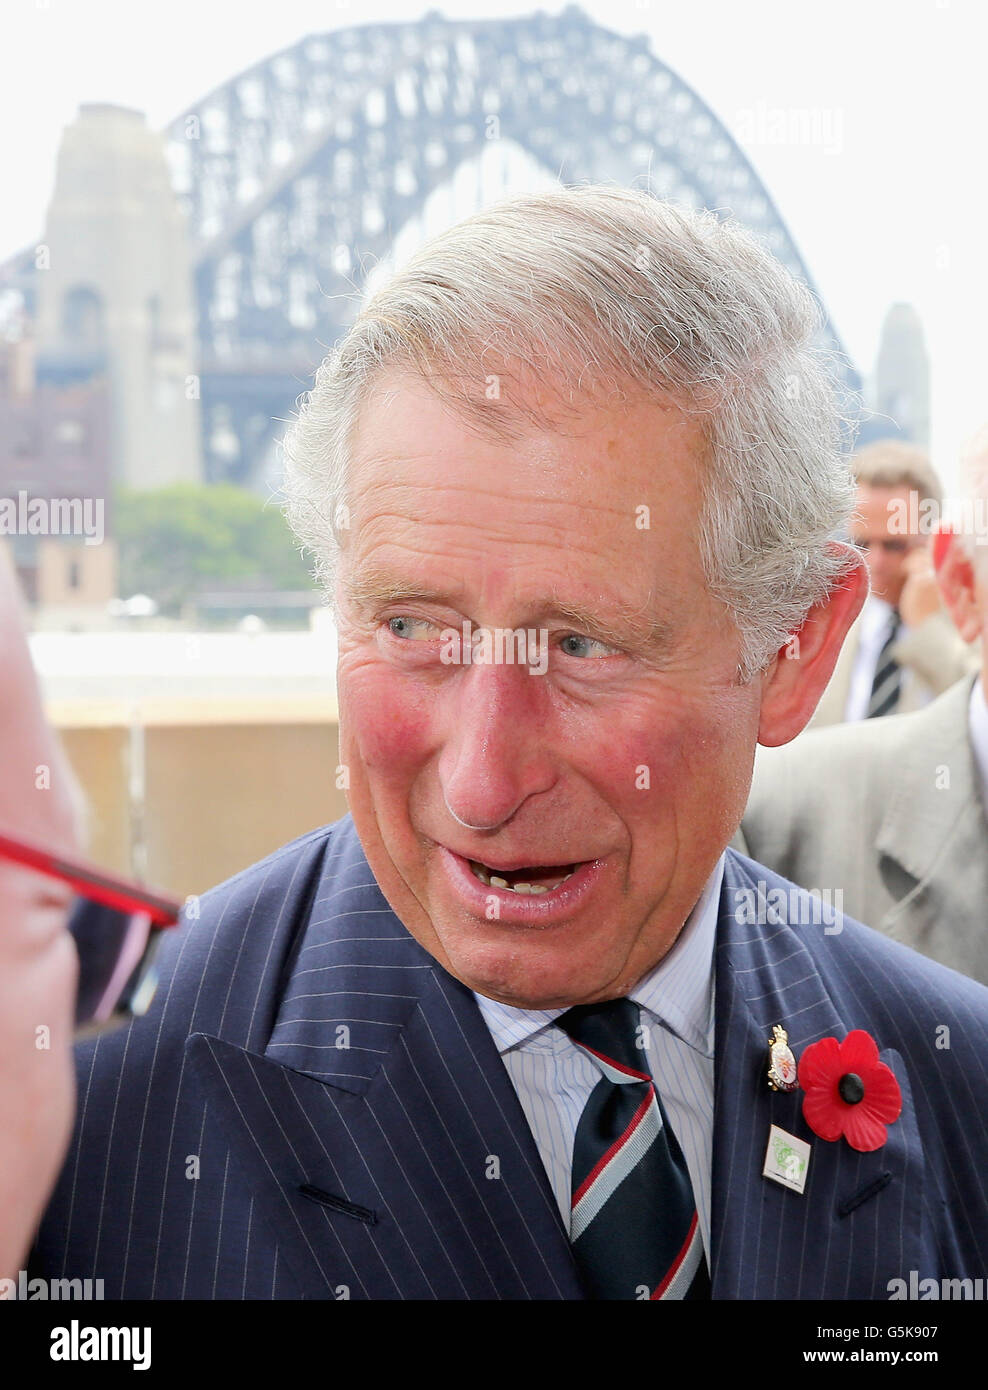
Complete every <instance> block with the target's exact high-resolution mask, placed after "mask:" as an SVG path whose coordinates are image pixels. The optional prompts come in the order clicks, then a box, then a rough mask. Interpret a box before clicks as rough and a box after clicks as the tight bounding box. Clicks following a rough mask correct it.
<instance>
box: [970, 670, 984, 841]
mask: <svg viewBox="0 0 988 1390" xmlns="http://www.w3.org/2000/svg"><path fill="white" fill-rule="evenodd" d="M967 723H968V730H969V733H970V736H971V751H972V753H973V755H974V764H975V767H976V768H977V769H978V779H979V782H980V791H981V804H982V806H984V808H985V811H986V814H988V705H986V704H985V692H984V689H983V688H982V685H981V677H980V676H979V677H978V679H977V680H976V681H975V682H974V685H973V686H972V687H971V702H970V704H969V705H968V720H967Z"/></svg>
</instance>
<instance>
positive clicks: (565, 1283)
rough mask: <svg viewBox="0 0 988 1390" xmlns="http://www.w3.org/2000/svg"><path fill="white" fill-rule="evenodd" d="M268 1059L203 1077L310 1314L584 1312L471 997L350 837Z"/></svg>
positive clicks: (223, 1055) (334, 863)
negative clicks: (467, 1305) (368, 1304)
mask: <svg viewBox="0 0 988 1390" xmlns="http://www.w3.org/2000/svg"><path fill="white" fill-rule="evenodd" d="M334 844H335V850H334V854H333V856H332V857H331V858H329V859H328V861H327V866H326V872H325V873H324V878H323V881H322V883H321V884H320V885H319V888H318V889H317V892H316V894H315V896H314V901H313V904H312V909H311V912H310V914H309V918H308V921H307V922H306V923H303V924H300V932H299V936H298V943H297V948H296V951H295V953H294V958H293V960H292V962H291V966H290V971H289V976H288V979H287V981H286V984H285V987H284V989H283V991H282V999H281V1005H280V1011H279V1013H278V1017H277V1020H276V1022H275V1025H274V1027H273V1029H272V1031H271V1035H270V1038H269V1039H268V1042H267V1046H266V1048H265V1049H264V1052H263V1054H260V1053H258V1052H252V1051H248V1050H246V1049H245V1048H244V1047H242V1046H241V1045H240V1041H241V1040H239V1039H236V1040H229V1039H222V1038H214V1037H209V1036H205V1035H202V1034H199V1035H194V1036H193V1037H191V1038H190V1039H189V1041H188V1044H187V1049H186V1056H187V1064H188V1066H189V1067H190V1069H191V1071H192V1073H193V1075H194V1076H195V1078H196V1080H197V1082H198V1084H199V1085H200V1086H201V1088H202V1090H203V1092H204V1094H205V1095H206V1097H207V1099H208V1102H209V1105H210V1108H211V1111H212V1113H214V1114H215V1115H216V1117H217V1118H218V1120H219V1122H220V1124H221V1125H222V1127H223V1129H224V1130H225V1131H226V1134H227V1138H228V1139H229V1142H230V1144H231V1148H232V1150H233V1153H234V1154H235V1156H236V1158H237V1159H238V1161H239V1164H240V1167H241V1170H242V1172H243V1175H244V1180H245V1181H246V1183H247V1184H248V1186H249V1188H250V1189H251V1191H252V1193H253V1195H254V1197H255V1199H256V1201H255V1210H260V1211H261V1212H263V1213H264V1215H265V1217H266V1218H267V1221H268V1223H269V1225H270V1227H271V1228H272V1229H273V1231H274V1234H275V1237H276V1240H277V1244H278V1250H279V1254H280V1255H282V1256H283V1257H284V1258H285V1259H286V1260H287V1261H288V1263H289V1265H290V1267H291V1269H292V1272H293V1274H294V1276H295V1278H296V1281H297V1282H298V1284H299V1287H300V1290H301V1292H302V1294H303V1296H305V1297H309V1298H334V1297H336V1298H347V1297H348V1298H373V1299H379V1298H384V1299H388V1298H392V1299H397V1298H443V1299H446V1298H472V1299H478V1298H488V1299H496V1298H578V1297H580V1291H579V1285H578V1281H577V1276H576V1271H575V1266H574V1264H573V1259H572V1255H571V1253H570V1248H569V1243H568V1240H567V1238H566V1235H565V1233H564V1231H563V1227H562V1223H561V1221H560V1219H559V1213H558V1209H557V1207H556V1204H555V1200H554V1198H553V1196H552V1192H551V1190H550V1188H549V1184H548V1180H547V1178H546V1175H545V1171H544V1168H543V1166H542V1162H541V1159H540V1157H539V1155H538V1151H537V1149H536V1146H535V1142H534V1139H533V1138H532V1135H531V1131H530V1129H529V1127H528V1124H527V1122H526V1120H525V1117H524V1114H523V1112H522V1110H521V1106H520V1104H519V1102H518V1098H517V1095H516V1093H515V1091H514V1088H513V1086H512V1085H511V1082H510V1079H509V1077H508V1074H507V1072H506V1070H505V1069H504V1066H503V1064H502V1062H501V1060H500V1058H499V1056H498V1054H497V1050H496V1048H495V1046H494V1043H493V1041H492V1039H491V1036H490V1033H489V1031H488V1029H487V1027H486V1025H485V1024H484V1021H483V1018H482V1017H481V1015H480V1011H479V1009H478V1008H477V1005H476V1002H475V1000H474V999H473V996H472V995H471V994H470V992H469V991H468V990H467V989H465V988H464V987H463V986H462V985H460V984H459V983H458V982H457V981H456V980H454V979H452V977H450V976H449V975H448V974H446V972H445V971H443V970H442V969H441V968H440V967H439V966H438V965H436V963H435V962H434V961H433V960H432V958H431V957H430V956H428V954H427V953H426V952H425V951H423V950H422V948H421V947H419V946H418V944H417V943H416V942H415V941H414V939H413V938H412V937H411V936H409V934H408V933H407V931H406V930H405V929H404V927H403V926H402V925H401V923H400V922H399V921H398V919H397V918H396V917H395V915H394V913H393V912H392V911H391V909H390V907H389V906H388V904H387V902H386V900H385V899H384V897H383V895H382V894H381V892H380V889H379V887H378V886H377V884H376V882H375V881H374V879H373V876H372V874H371V872H370V869H369V867H368V865H367V863H366V860H365V858H364V855H363V852H362V850H361V848H360V845H359V841H358V839H357V836H356V832H355V830H354V828H353V825H352V822H350V821H347V822H344V823H343V825H341V827H340V828H339V830H338V831H336V832H335V833H334Z"/></svg>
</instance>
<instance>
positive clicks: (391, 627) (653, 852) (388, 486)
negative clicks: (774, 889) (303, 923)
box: [337, 375, 760, 1008]
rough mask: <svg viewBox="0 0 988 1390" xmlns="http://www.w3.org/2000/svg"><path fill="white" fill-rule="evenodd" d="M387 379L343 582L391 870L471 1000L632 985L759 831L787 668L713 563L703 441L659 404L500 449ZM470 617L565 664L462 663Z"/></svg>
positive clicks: (366, 756)
mask: <svg viewBox="0 0 988 1390" xmlns="http://www.w3.org/2000/svg"><path fill="white" fill-rule="evenodd" d="M385 384H386V385H387V386H388V387H390V388H392V390H393V396H392V398H391V399H390V400H386V399H384V398H383V397H382V396H381V394H380V391H379V390H378V391H376V392H375V393H374V394H373V395H372V396H371V398H370V399H369V400H368V402H367V403H365V406H364V409H363V411H362V412H361V418H360V421H359V424H358V428H357V431H356V439H355V443H354V461H353V470H352V474H351V485H350V494H349V498H348V502H349V505H350V526H349V530H348V531H347V533H346V534H345V536H344V550H343V555H342V557H341V563H340V571H339V582H338V585H337V616H338V623H339V634H340V661H339V674H338V684H339V696H340V739H341V759H342V761H343V762H344V763H345V764H346V765H347V767H348V770H349V798H350V806H351V810H352V813H353V818H354V822H355V824H356V828H357V831H358V834H359V836H360V839H361V842H362V844H363V846H364V849H365V852H366V854H367V858H368V861H369V863H370V866H371V868H372V870H373V872H374V875H375V877H376V879H377V881H378V883H379V884H380V885H381V888H382V890H383V891H384V893H385V895H386V897H387V898H388V900H389V902H390V903H391V905H392V907H393V908H394V910H395V912H396V913H397V914H398V916H399V917H400V918H401V920H402V921H403V922H404V924H405V926H406V927H407V928H408V930H409V931H410V932H411V934H412V935H413V936H414V937H415V938H416V940H418V941H419V942H420V943H421V945H422V946H423V947H425V949H426V950H427V951H429V952H430V953H431V954H432V955H433V956H434V957H435V958H436V959H437V960H438V961H439V962H440V964H442V965H443V966H444V967H445V968H446V969H447V970H448V971H449V972H450V973H451V974H452V975H454V976H456V978H457V979H459V980H461V981H462V982H463V983H464V984H466V985H468V986H469V987H470V988H471V989H474V990H477V991H478V992H480V993H482V994H485V995H488V996H489V997H491V998H495V999H500V1000H502V1001H503V1002H505V1003H509V1004H514V1005H518V1006H523V1007H530V1008H551V1007H554V1006H560V1005H568V1004H574V1003H588V1002H592V1001H595V1000H598V999H608V998H614V997H618V996H620V995H623V994H625V993H627V991H628V990H629V989H631V988H632V987H633V986H634V984H635V983H636V982H637V981H638V980H639V979H640V978H641V977H642V976H643V975H644V974H646V973H647V972H648V970H650V969H651V967H652V966H653V965H654V964H656V962H657V961H658V960H660V959H661V957H662V956H663V955H665V953H666V952H667V951H668V949H669V947H670V946H671V945H672V944H673V942H674V941H675V938H676V936H677V933H678V932H679V931H680V929H681V927H682V925H683V922H684V920H685V919H686V917H687V916H688V914H689V912H690V910H691V909H692V907H693V906H694V904H695V902H696V900H697V898H698V896H699V894H700V892H701V890H702V888H703V885H704V882H705V881H706V879H707V877H708V876H709V874H710V872H711V870H712V869H713V866H714V865H715V863H716V861H717V859H718V857H719V856H720V854H721V851H722V850H723V848H724V845H725V844H726V843H727V841H728V840H729V839H730V837H731V835H732V834H733V832H734V830H735V828H736V826H737V823H738V821H739V819H740V816H741V812H742V810H743V807H744V803H745V799H746V796H747V792H748V786H749V781H750V775H751V766H752V760H753V754H754V745H755V739H756V734H757V730H758V718H759V703H760V695H759V690H760V687H759V683H758V681H755V682H753V683H752V685H751V686H749V687H742V686H739V685H738V683H737V662H738V653H739V639H738V635H737V632H736V629H735V627H734V625H733V623H732V621H731V620H730V617H729V615H728V614H727V612H726V610H725V609H723V607H722V606H721V605H719V604H717V603H716V602H715V601H714V600H713V599H711V597H710V596H709V594H708V593H707V588H706V584H705V581H704V576H703V573H702V569H701V562H700V557H699V553H698V530H697V522H698V516H699V510H700V480H701V477H702V473H703V469H704V467H705V445H704V442H703V439H702V435H701V433H700V431H699V429H698V428H697V427H696V426H695V424H693V423H692V422H690V421H689V420H688V419H687V418H686V417H685V416H684V415H682V414H681V413H680V411H679V410H678V409H677V408H676V407H675V406H674V405H672V404H665V405H663V404H661V403H657V402H656V401H654V400H653V401H650V402H638V403H629V404H623V405H621V406H619V407H617V408H609V407H597V406H592V407H591V406H588V408H587V409H586V411H585V412H583V413H581V416H580V418H579V420H578V421H576V422H575V423H574V422H572V421H571V422H570V423H569V424H568V425H567V426H566V427H565V429H566V432H565V433H557V432H550V433H539V432H535V431H532V432H530V433H526V434H525V435H524V437H523V438H522V439H521V440H519V441H518V442H516V443H512V444H500V443H494V442H490V441H488V440H486V439H481V438H480V437H479V436H478V435H477V433H476V432H475V431H472V430H471V429H469V428H468V426H467V425H466V424H465V423H464V422H463V420H462V419H461V418H460V417H459V416H458V415H457V414H456V413H455V412H454V411H453V410H452V409H451V408H450V407H448V406H446V405H444V404H443V403H442V402H441V401H440V400H439V398H438V397H437V396H435V395H434V394H433V393H432V392H431V391H430V390H429V389H428V388H427V387H426V386H425V385H424V384H422V383H421V382H420V381H418V380H416V379H415V378H413V377H411V376H397V375H395V376H392V377H390V378H389V379H388V380H387V383H384V382H381V383H379V388H380V386H382V385H385ZM389 394H390V393H389ZM465 623H467V624H469V625H471V626H470V630H471V632H472V633H473V634H474V635H476V633H477V630H478V629H487V630H488V631H489V632H494V631H495V630H497V629H501V630H502V631H504V630H515V629H526V630H528V629H534V630H536V631H538V632H540V633H541V634H542V640H543V641H547V644H548V645H547V651H545V650H544V651H543V655H547V661H545V660H542V661H536V660H535V659H534V658H533V657H532V655H531V653H529V659H528V661H527V662H524V663H523V662H519V661H508V660H501V661H498V660H496V659H493V657H491V659H487V660H480V661H474V662H471V663H469V664H467V663H466V662H465V661H464V660H462V652H461V659H460V660H459V661H457V660H455V659H453V660H446V661H444V660H443V652H444V650H445V652H446V655H447V657H450V656H451V655H452V656H453V657H454V658H455V656H456V651H455V645H451V643H450V640H449V638H448V637H447V639H446V643H445V647H444V643H443V639H442V637H441V634H442V633H443V632H444V631H446V632H447V633H448V632H449V630H451V629H455V631H456V632H457V633H458V634H460V633H461V632H462V629H463V625H464V624H465ZM466 645H468V644H463V650H464V651H465V647H466ZM491 650H492V649H491V648H490V647H489V648H488V651H489V652H490V651H491ZM493 650H495V651H496V648H495V649H493ZM508 650H509V651H510V650H511V648H510V647H509V648H508ZM460 822H463V823H465V824H461V823H460ZM467 827H478V828H467ZM470 861H475V862H478V863H480V864H482V865H485V866H488V868H489V869H491V870H492V871H493V873H494V875H495V876H497V877H503V878H505V879H506V880H507V881H508V882H509V883H514V882H527V883H529V884H531V885H534V886H536V887H538V886H548V887H549V888H550V891H546V892H544V893H534V894H527V893H515V892H513V891H511V889H510V888H502V887H498V886H497V885H492V884H489V883H486V882H484V881H482V880H481V879H480V878H478V877H477V876H476V874H475V873H474V871H473V870H472V868H471V864H470ZM574 865H575V866H577V867H576V870H575V872H574V873H573V876H572V878H571V879H569V880H568V881H567V882H566V883H564V884H561V885H560V886H559V887H552V886H551V885H553V884H554V883H555V882H556V881H557V880H559V879H560V878H561V877H562V876H563V875H564V874H566V873H567V872H569V871H570V869H572V868H573V866H574ZM498 870H501V871H502V872H501V873H500V874H498Z"/></svg>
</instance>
